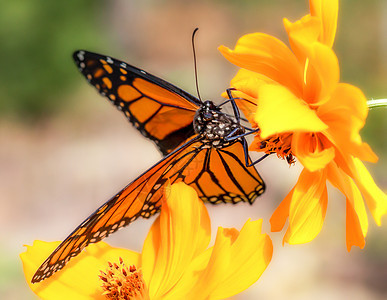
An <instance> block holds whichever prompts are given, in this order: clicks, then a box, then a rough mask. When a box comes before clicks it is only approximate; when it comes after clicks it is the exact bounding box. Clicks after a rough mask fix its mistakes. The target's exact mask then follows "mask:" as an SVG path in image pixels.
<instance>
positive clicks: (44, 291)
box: [20, 241, 140, 300]
mask: <svg viewBox="0 0 387 300" xmlns="http://www.w3.org/2000/svg"><path fill="white" fill-rule="evenodd" d="M59 243H60V242H51V243H48V242H42V241H35V242H34V244H33V245H32V246H27V251H26V252H23V253H21V254H20V258H21V259H22V262H23V269H24V275H25V277H26V280H27V283H28V285H29V286H30V288H31V290H32V291H33V292H34V293H35V294H36V295H38V296H39V298H40V299H47V300H51V299H52V300H60V299H77V300H86V299H90V300H91V299H101V300H102V299H105V296H102V292H103V291H102V289H101V287H100V286H101V280H100V279H99V277H98V275H100V272H99V271H100V270H102V271H105V270H106V268H107V262H108V261H110V262H118V259H119V257H122V258H123V260H124V261H125V263H126V264H128V265H133V264H134V265H136V266H138V265H139V258H140V255H139V254H138V253H136V252H133V251H130V250H126V249H120V248H113V247H110V246H109V245H108V244H106V243H104V242H99V243H97V244H92V245H89V246H88V247H87V248H86V249H85V250H84V251H82V252H81V253H80V254H79V255H78V256H76V257H74V258H73V259H72V260H70V261H69V263H68V264H67V265H66V266H65V267H64V268H63V270H61V271H59V272H57V273H55V274H54V275H52V276H51V277H50V278H48V279H46V280H44V281H42V282H39V283H35V284H32V283H31V278H32V276H33V274H34V273H35V271H36V270H37V268H38V267H39V266H40V264H41V263H42V262H43V261H44V259H46V258H47V256H48V255H50V254H51V253H52V251H53V250H54V249H55V248H56V247H57V246H58V245H59Z"/></svg>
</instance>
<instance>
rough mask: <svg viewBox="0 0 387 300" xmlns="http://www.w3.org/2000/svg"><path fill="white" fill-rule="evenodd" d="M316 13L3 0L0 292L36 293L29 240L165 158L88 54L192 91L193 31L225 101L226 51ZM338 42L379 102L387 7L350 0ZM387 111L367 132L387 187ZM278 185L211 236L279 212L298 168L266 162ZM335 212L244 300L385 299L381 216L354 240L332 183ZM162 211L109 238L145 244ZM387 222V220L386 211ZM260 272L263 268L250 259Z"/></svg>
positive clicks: (211, 84) (385, 93) (203, 66)
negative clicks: (115, 100) (361, 242)
mask: <svg viewBox="0 0 387 300" xmlns="http://www.w3.org/2000/svg"><path fill="white" fill-rule="evenodd" d="M308 11H309V5H308V1H306V0H293V1H287V0H270V1H269V0H245V1H232V0H214V1H204V0H197V1H183V0H168V1H156V0H132V1H125V0H116V1H103V0H98V1H96V0H82V1H81V0H67V1H43V0H32V1H31V0H30V1H26V0H13V1H1V3H0V40H1V44H0V82H1V84H0V145H1V146H0V199H1V210H0V228H2V230H1V233H0V236H1V239H0V270H1V272H0V295H1V298H3V299H34V295H33V294H32V292H31V291H30V290H29V288H28V286H27V284H26V282H25V279H24V276H23V273H22V266H21V262H20V260H19V257H18V256H19V254H20V253H21V252H22V251H24V247H23V244H32V242H33V241H34V240H35V239H40V240H45V241H53V240H62V239H64V238H65V237H66V236H67V234H68V233H69V232H71V231H72V230H73V229H74V227H75V226H76V225H78V224H79V223H80V222H81V221H82V220H83V219H84V218H85V217H87V216H88V215H89V214H90V213H91V212H92V211H94V210H95V209H96V208H97V207H98V206H99V205H100V204H102V203H103V202H105V201H106V200H107V199H109V198H110V197H111V196H112V195H113V194H114V193H115V192H117V191H118V190H119V189H121V188H122V187H123V186H124V185H126V184H127V183H128V182H130V181H131V180H133V179H134V178H135V177H137V176H138V175H139V174H140V173H141V172H142V171H144V170H146V169H147V168H148V167H150V166H151V165H152V164H154V163H155V162H157V161H158V160H159V159H160V158H161V156H160V154H159V153H158V151H157V150H156V148H155V147H154V146H153V144H152V143H151V142H149V141H147V140H145V139H144V138H143V137H142V136H141V135H140V134H139V133H137V132H136V130H135V129H133V128H132V127H131V126H130V125H129V124H128V122H127V121H126V119H125V118H124V117H123V116H121V114H120V113H118V112H117V111H116V110H115V109H114V107H113V106H112V105H110V104H109V103H108V102H107V101H105V99H103V98H102V97H100V96H99V95H98V94H97V93H96V91H95V90H94V89H93V88H91V87H90V86H89V85H88V84H87V82H86V80H85V79H84V78H83V77H82V76H81V75H80V74H79V72H78V70H77V68H76V67H75V65H74V63H73V62H72V59H71V54H72V52H73V51H75V50H77V49H86V50H89V51H94V52H99V53H102V54H107V55H109V56H112V57H115V58H119V59H121V60H124V61H127V62H129V63H130V64H133V65H136V66H138V67H140V68H143V69H145V70H147V71H149V72H151V73H153V74H155V75H157V76H160V77H162V78H164V79H165V80H167V81H170V82H172V83H174V84H176V85H177V86H179V87H181V88H183V89H185V90H187V91H188V92H190V93H192V94H196V93H195V84H194V82H195V81H194V71H193V58H192V49H191V34H192V31H193V29H194V28H195V27H199V28H200V31H199V32H198V35H197V40H196V50H197V56H198V69H199V85H200V91H201V95H202V97H203V98H208V99H213V100H215V101H220V99H221V97H220V94H221V93H222V92H223V91H224V90H225V89H226V88H227V87H228V84H229V81H230V79H231V78H232V77H233V75H234V74H235V72H236V70H237V68H236V67H234V66H233V65H231V64H230V63H229V62H227V61H226V60H225V59H224V58H223V57H222V56H221V55H220V53H219V52H218V50H217V47H218V46H219V45H221V44H224V45H226V46H229V47H234V45H235V43H236V41H237V39H238V38H239V37H240V36H241V35H243V34H246V33H250V32H256V31H262V32H265V33H269V34H272V35H274V36H276V37H278V38H280V39H282V40H284V41H287V40H286V35H285V31H284V29H283V26H282V18H283V17H287V18H289V19H290V20H291V21H294V20H296V19H298V18H300V17H301V16H303V15H305V14H306V13H307V12H308ZM334 49H335V51H336V53H337V56H338V57H339V61H340V67H341V80H342V81H344V82H350V83H352V84H354V85H356V86H358V87H360V88H361V89H362V90H363V92H364V93H365V94H366V96H367V97H368V99H371V98H374V99H377V98H386V97H387V86H386V78H387V2H386V1H384V0H369V1H361V0H341V1H340V14H339V24H338V33H337V37H336V43H335V46H334ZM386 113H387V111H386V109H374V110H372V111H370V113H369V117H368V120H367V124H366V126H365V128H364V129H363V130H362V135H363V137H364V140H365V141H366V142H368V143H369V144H370V145H371V147H372V148H373V149H374V151H375V152H376V153H377V154H378V155H379V157H380V160H379V162H378V163H377V164H373V165H372V164H367V167H368V168H369V170H370V171H371V173H372V174H373V176H374V179H375V181H376V183H377V184H378V185H379V187H381V188H382V189H383V190H387V177H386V171H385V170H386V166H387V155H386V152H387V140H386V132H387V118H386ZM258 168H259V170H260V173H261V175H262V177H263V178H264V179H265V181H266V183H267V192H266V193H265V194H264V195H263V196H262V197H261V198H260V199H259V200H258V201H257V202H256V203H255V204H254V205H253V206H252V207H250V206H249V205H244V204H240V205H236V206H227V205H220V206H217V207H209V206H208V208H209V210H210V215H211V220H212V226H213V233H214V234H215V232H216V228H217V227H218V226H223V227H236V228H238V229H240V228H241V226H242V225H243V224H244V222H245V221H246V219H247V218H253V219H257V218H264V231H265V232H269V222H268V221H269V217H270V215H271V213H272V212H273V211H274V209H275V207H276V206H277V205H278V204H279V202H280V201H281V200H282V199H283V197H284V196H285V195H286V194H287V192H288V191H289V190H290V188H291V187H292V186H293V185H294V184H295V182H296V179H297V175H298V174H299V172H300V167H299V165H296V166H293V167H291V168H289V167H288V165H287V163H286V162H284V161H280V160H278V159H275V158H274V157H273V158H268V159H266V160H265V161H263V162H262V163H260V164H259V166H258ZM329 194H330V195H329V197H330V198H329V199H330V201H329V204H328V212H327V219H326V222H325V224H324V228H323V230H322V232H321V233H320V234H319V236H318V237H317V238H316V239H315V240H314V241H313V242H312V243H309V244H306V245H299V246H289V245H286V246H285V247H282V244H281V238H282V236H283V232H282V233H275V234H272V235H271V237H272V239H273V242H274V246H275V248H274V250H275V252H274V257H273V260H272V263H271V264H270V265H269V268H268V269H267V271H266V272H265V273H264V274H263V276H262V277H261V279H260V280H259V281H258V282H257V283H256V284H254V285H253V286H252V287H251V288H250V289H248V290H247V291H245V292H244V293H242V294H240V295H238V296H236V297H234V298H233V299H258V298H260V299H283V298H284V297H286V298H287V299H311V298H313V299H328V298H329V299H386V298H387V285H386V282H387V254H386V253H387V226H386V224H384V226H383V227H381V228H378V227H377V226H376V225H375V224H374V223H373V221H372V220H371V219H370V229H369V234H368V236H367V244H366V247H365V249H363V250H360V249H358V248H353V249H352V251H351V252H350V253H348V252H347V250H346V246H345V199H344V198H343V196H342V195H341V194H340V193H338V192H337V191H336V190H334V189H333V188H332V187H331V188H330V189H329ZM152 221H153V219H152V220H139V221H137V222H135V223H134V224H132V225H131V226H129V227H127V228H125V229H124V230H122V231H120V232H118V233H116V234H114V235H113V236H111V237H109V238H108V239H107V241H108V242H109V243H111V244H113V245H115V246H121V247H127V248H130V249H133V250H137V251H140V250H141V248H142V243H143V240H144V238H145V235H146V233H147V231H148V229H149V227H150V225H151V223H152ZM384 221H386V220H384ZM252 267H253V266H252Z"/></svg>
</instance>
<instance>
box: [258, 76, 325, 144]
mask: <svg viewBox="0 0 387 300" xmlns="http://www.w3.org/2000/svg"><path fill="white" fill-rule="evenodd" d="M255 121H256V122H257V123H258V125H259V127H260V128H261V137H262V138H267V137H269V136H270V135H273V134H276V133H283V132H290V131H302V132H319V131H322V130H324V129H326V128H327V125H326V124H324V123H323V122H322V121H321V120H320V119H319V118H318V117H317V115H316V112H315V111H314V110H312V109H310V108H309V107H308V105H307V104H305V103H304V102H303V101H302V100H300V99H299V98H297V97H295V96H294V95H293V94H292V93H291V92H290V91H289V90H288V89H286V88H285V87H283V86H279V85H270V84H266V85H263V86H261V87H260V88H259V105H258V107H257V113H256V115H255Z"/></svg>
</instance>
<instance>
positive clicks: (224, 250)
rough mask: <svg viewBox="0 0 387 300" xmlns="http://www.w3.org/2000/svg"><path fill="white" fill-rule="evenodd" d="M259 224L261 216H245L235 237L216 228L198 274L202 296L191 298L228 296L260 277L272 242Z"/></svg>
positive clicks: (260, 223) (226, 231) (271, 252)
mask: <svg viewBox="0 0 387 300" xmlns="http://www.w3.org/2000/svg"><path fill="white" fill-rule="evenodd" d="M261 228H262V220H258V221H250V220H248V221H247V222H246V223H245V225H244V226H243V228H242V229H241V231H240V233H239V235H238V236H237V238H236V239H235V236H234V235H230V232H229V230H226V229H223V228H219V230H218V234H217V237H216V241H215V245H214V247H213V251H212V255H211V258H210V261H209V263H208V265H207V268H206V269H205V270H203V272H202V274H201V275H200V276H199V278H200V281H199V282H198V286H197V287H198V293H199V294H200V295H201V297H200V298H193V299H207V295H208V299H224V298H228V297H231V296H233V295H235V294H238V293H240V292H242V291H243V290H245V289H247V288H248V287H249V286H250V285H252V284H253V283H254V282H255V281H257V280H258V279H259V277H260V276H261V275H262V273H263V271H264V270H265V269H266V267H267V266H268V264H269V263H270V260H271V258H272V254H273V245H272V242H271V240H270V238H269V236H268V235H266V234H262V233H261ZM234 233H235V232H234ZM234 240H235V241H234Z"/></svg>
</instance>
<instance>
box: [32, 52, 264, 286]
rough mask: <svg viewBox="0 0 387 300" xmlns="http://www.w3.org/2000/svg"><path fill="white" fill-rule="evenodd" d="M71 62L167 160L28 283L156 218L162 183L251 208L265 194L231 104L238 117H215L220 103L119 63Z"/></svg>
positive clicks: (78, 57)
mask: <svg viewBox="0 0 387 300" xmlns="http://www.w3.org/2000/svg"><path fill="white" fill-rule="evenodd" d="M73 58H74V60H75V62H76V64H77V66H78V67H79V69H80V71H81V73H82V74H83V75H84V76H85V77H86V78H87V80H88V81H89V82H90V83H91V84H92V85H93V86H95V87H96V88H97V89H98V90H99V92H100V93H101V94H102V95H103V96H106V97H107V98H109V99H110V101H111V102H112V103H113V104H114V105H115V106H116V107H117V108H118V109H119V110H121V111H122V112H123V113H124V114H125V116H126V117H127V118H128V119H129V121H130V122H131V123H132V124H133V125H134V126H135V127H136V128H137V129H138V130H139V131H140V132H141V133H142V134H143V135H144V136H145V137H147V138H149V139H151V140H152V141H154V142H155V143H156V145H157V147H158V148H159V149H160V151H161V152H162V153H163V154H164V155H165V156H164V158H162V159H161V160H160V161H159V162H158V163H156V164H155V165H154V166H153V167H151V168H150V169H148V170H147V171H146V172H144V173H143V174H142V175H140V176H139V177H138V178H137V179H135V180H134V181H133V182H131V183H130V184H128V185H127V186H126V187H124V188H123V189H122V190H121V191H119V192H118V193H117V194H116V195H114V196H113V197H112V198H111V199H110V200H108V201H107V202H106V203H105V204H103V205H102V206H101V207H99V208H98V209H97V210H96V211H95V212H94V213H92V214H91V215H90V216H89V217H88V218H87V219H86V220H85V221H84V222H82V224H80V225H79V226H78V227H77V228H76V229H75V230H74V231H73V232H72V233H71V234H70V235H69V236H68V237H67V238H66V239H65V240H64V241H63V242H62V243H61V244H60V245H59V246H58V248H57V249H55V250H54V252H53V253H52V254H51V255H50V256H49V257H48V258H47V259H46V260H45V261H44V262H43V264H42V265H41V266H40V267H39V269H38V270H37V271H36V273H35V275H34V276H33V278H32V282H33V283H34V282H39V281H41V280H43V279H45V278H48V277H50V276H51V275H52V274H53V273H55V272H56V271H58V270H60V269H62V268H63V267H64V265H65V264H66V263H67V262H68V261H69V260H70V259H71V257H74V256H76V255H78V254H79V253H80V252H81V251H82V249H84V248H85V247H86V246H87V245H88V244H89V243H96V242H98V241H100V240H102V239H103V238H105V237H106V236H108V235H109V234H111V233H113V232H115V231H117V230H118V229H119V228H121V227H123V226H126V225H128V224H130V223H131V222H133V221H134V220H136V219H137V218H138V217H143V218H149V217H150V216H152V215H154V214H155V213H156V212H158V211H159V210H160V207H161V200H162V197H163V188H162V187H163V186H164V185H165V184H166V182H167V181H168V180H169V181H170V182H171V183H174V182H178V181H184V182H185V183H187V184H189V185H190V186H192V187H194V188H195V189H196V191H197V192H198V194H199V197H200V198H201V199H202V200H203V201H206V202H210V203H213V204H217V203H221V202H224V203H227V202H230V203H237V202H240V201H245V202H246V201H247V202H249V203H253V202H254V200H255V198H256V197H257V196H259V195H261V194H262V193H263V192H264V189H265V184H264V182H263V180H262V179H261V177H260V176H259V174H258V172H257V171H256V169H255V168H254V167H253V166H252V164H251V160H250V158H249V156H248V154H247V147H246V145H247V144H246V140H245V138H244V135H245V129H244V127H243V126H242V125H241V124H240V121H239V113H238V109H237V107H236V105H235V102H234V106H233V108H234V113H235V116H236V119H234V118H233V117H231V116H229V115H227V114H225V113H223V112H222V111H221V105H222V104H221V105H218V106H216V105H215V104H214V103H213V102H211V101H205V102H202V101H201V100H199V99H198V98H196V97H194V96H192V95H190V94H188V93H187V92H185V91H183V90H181V89H179V88H177V87H176V86H174V85H172V84H170V83H168V82H166V81H164V80H162V79H160V78H157V77H156V76H153V75H151V74H149V73H147V72H145V71H143V70H141V69H138V68H136V67H133V66H131V65H129V64H127V63H124V62H122V61H119V60H116V59H113V58H111V57H107V56H103V55H99V54H95V53H91V52H86V51H76V52H75V53H74V55H73ZM228 93H229V98H230V99H229V100H228V101H231V100H232V97H231V92H230V90H229V91H228ZM226 102H227V100H226V101H225V102H224V103H226ZM242 159H243V160H242Z"/></svg>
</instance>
